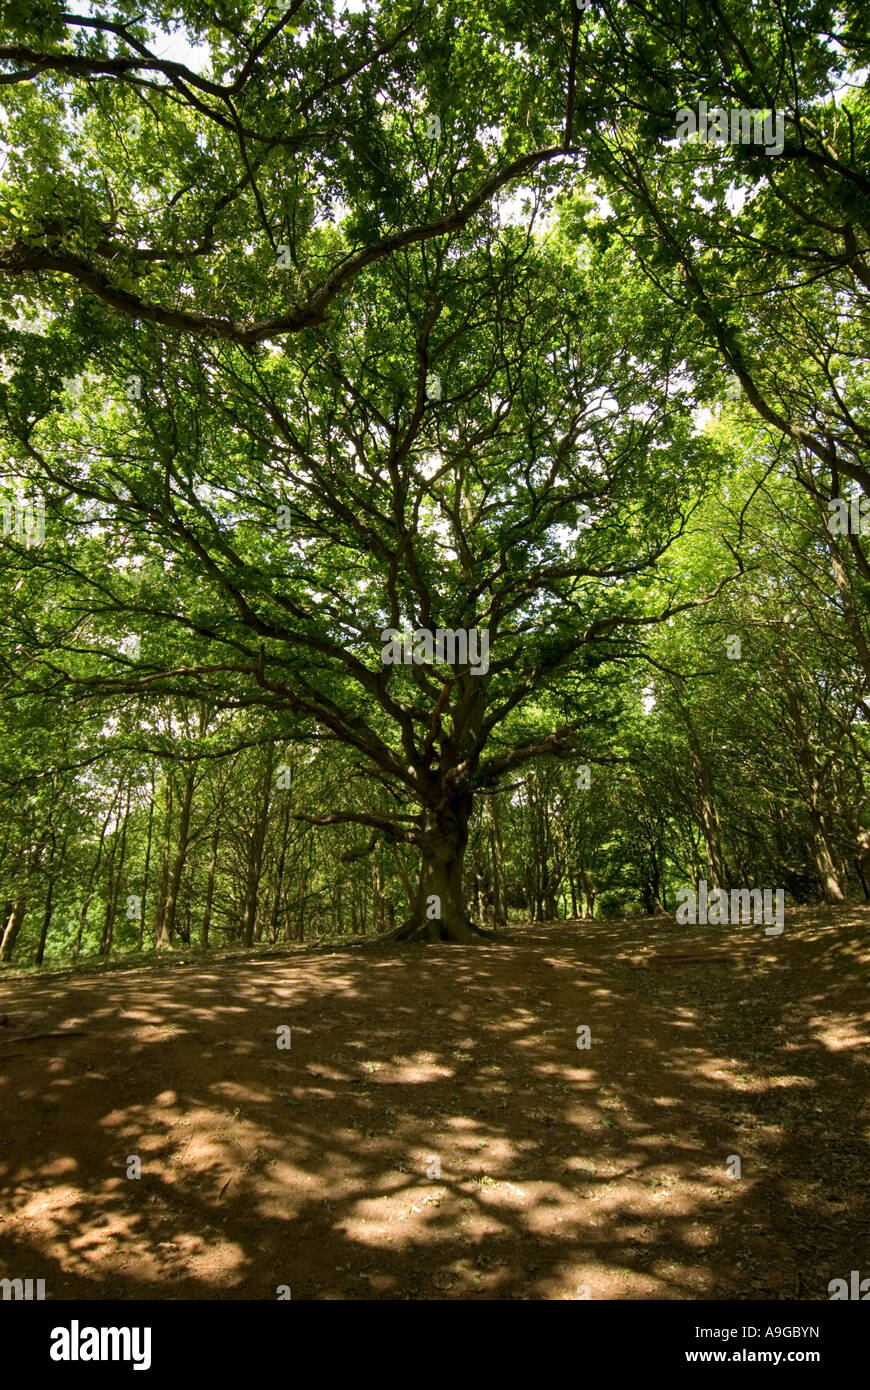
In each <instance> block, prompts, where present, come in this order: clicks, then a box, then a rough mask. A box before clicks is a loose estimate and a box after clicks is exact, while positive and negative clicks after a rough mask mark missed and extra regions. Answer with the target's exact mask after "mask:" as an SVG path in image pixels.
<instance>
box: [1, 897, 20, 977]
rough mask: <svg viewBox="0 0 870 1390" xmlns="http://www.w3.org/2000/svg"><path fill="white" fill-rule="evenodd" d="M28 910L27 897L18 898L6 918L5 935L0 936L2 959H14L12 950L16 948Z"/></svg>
mask: <svg viewBox="0 0 870 1390" xmlns="http://www.w3.org/2000/svg"><path fill="white" fill-rule="evenodd" d="M26 912H27V898H26V897H22V898H16V899H15V901H14V902H13V904H12V910H11V912H10V913H9V916H8V917H7V919H6V924H5V926H4V928H3V935H2V937H0V961H8V960H11V959H12V952H13V951H14V950H15V943H16V941H17V940H18V933H19V932H20V931H21V927H22V924H23V922H24V916H25V913H26Z"/></svg>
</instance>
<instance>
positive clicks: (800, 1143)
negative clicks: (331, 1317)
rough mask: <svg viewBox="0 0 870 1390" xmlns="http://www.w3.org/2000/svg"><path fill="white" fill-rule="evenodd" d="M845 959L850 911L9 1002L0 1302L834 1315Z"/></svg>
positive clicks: (852, 1080)
mask: <svg viewBox="0 0 870 1390" xmlns="http://www.w3.org/2000/svg"><path fill="white" fill-rule="evenodd" d="M868 959H870V910H868V909H867V908H849V909H825V910H822V911H819V910H818V909H812V910H810V909H799V910H794V911H792V912H790V913H788V914H787V916H786V925H785V931H784V933H783V935H782V936H780V937H778V938H768V937H766V936H765V935H764V932H763V930H762V929H761V928H760V927H752V926H750V927H706V928H704V927H676V926H675V924H674V922H673V919H672V918H667V919H659V920H655V921H651V922H647V921H644V922H631V923H614V924H603V923H564V922H562V923H554V924H552V925H546V926H540V925H539V926H535V927H527V928H522V929H520V928H514V929H511V930H510V931H509V932H508V933H506V934H505V936H504V937H503V939H502V940H501V941H499V942H498V943H497V944H493V945H490V944H486V945H481V946H477V947H471V948H464V947H456V946H434V947H433V946H403V947H398V948H397V947H392V948H389V949H387V948H385V947H382V946H379V947H372V946H363V947H361V948H356V949H355V948H349V949H346V950H335V951H334V952H330V951H324V950H321V951H314V952H307V951H306V952H302V951H296V952H293V953H291V952H289V951H288V953H287V954H286V955H285V956H284V957H282V958H279V959H259V960H258V959H250V958H248V959H246V960H244V961H233V962H221V963H219V964H217V963H215V964H213V963H207V964H202V963H197V964H191V963H186V964H175V963H173V964H171V965H169V964H166V965H163V964H161V965H160V966H156V967H154V968H151V969H145V970H142V969H138V970H129V971H126V970H125V971H116V972H113V973H109V974H106V975H104V976H102V977H96V978H94V977H84V976H78V977H76V976H73V975H71V974H66V975H58V974H55V975H44V976H41V977H23V976H22V977H18V978H7V979H4V980H2V981H0V1018H2V1017H3V1016H4V1015H7V1016H8V1021H7V1022H5V1023H4V1024H2V1025H0V1185H2V1196H0V1274H2V1275H3V1276H7V1277H10V1278H13V1277H21V1278H28V1277H30V1278H44V1279H45V1280H46V1296H47V1297H48V1298H76V1299H115V1298H146V1299H157V1298H160V1299H165V1298H170V1299H214V1298H221V1299H275V1298H276V1297H277V1296H278V1295H277V1292H276V1290H277V1289H278V1287H279V1286H287V1287H289V1288H290V1289H291V1290H292V1297H293V1298H294V1299H451V1300H452V1299H504V1298H508V1299H576V1298H583V1297H590V1298H593V1299H615V1298H622V1299H698V1298H713V1299H745V1298H761V1299H781V1298H795V1297H796V1298H802V1299H827V1298H828V1297H829V1294H828V1282H829V1280H831V1279H832V1278H845V1279H847V1280H848V1278H849V1272H850V1270H852V1269H858V1270H860V1271H861V1273H862V1277H863V1276H868V1275H870V1200H868V1199H870V1162H868V1156H870V1154H868V1097H870V1087H868V1080H870V1071H868V1062H870V1023H868V1020H870V994H868V988H867V973H868V972H867V965H868ZM282 1025H286V1026H289V1027H290V1029H291V1035H290V1040H291V1046H290V1047H289V1049H282V1050H279V1048H278V1046H277V1040H278V1036H279V1035H278V1029H279V1028H280V1027H281V1026H282ZM584 1025H585V1026H586V1027H588V1028H589V1029H590V1032H591V1046H590V1047H589V1048H588V1049H584V1050H580V1049H578V1047H577V1041H578V1031H577V1030H578V1028H579V1027H582V1026H584ZM40 1035H48V1036H40ZM581 1037H582V1035H581ZM134 1154H135V1155H139V1157H140V1159H141V1170H142V1175H141V1178H139V1179H135V1178H132V1177H127V1176H126V1173H127V1166H128V1156H129V1155H134ZM732 1155H736V1156H737V1157H739V1159H740V1165H741V1175H740V1177H739V1178H736V1177H732V1176H730V1174H729V1162H728V1160H729V1156H732ZM436 1160H437V1162H438V1163H439V1164H440V1177H439V1176H438V1170H437V1167H436ZM731 1167H732V1169H733V1168H734V1167H735V1165H734V1164H733V1163H732V1165H731ZM427 1174H429V1175H431V1176H428V1175H427ZM284 1296H286V1294H285V1295H284Z"/></svg>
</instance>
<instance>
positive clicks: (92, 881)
mask: <svg viewBox="0 0 870 1390" xmlns="http://www.w3.org/2000/svg"><path fill="white" fill-rule="evenodd" d="M120 801H121V792H120V789H119V790H118V805H119V806H120ZM114 813H115V799H114V797H113V798H112V804H111V806H110V807H109V814H108V815H107V816H106V819H105V820H104V821H103V828H102V830H101V831H100V842H99V844H98V845H97V853H96V857H95V859H94V862H93V864H92V865H91V874H90V878H89V880H88V888H87V892H86V894H85V900H84V902H83V903H82V910H81V914H80V916H79V928H78V932H77V933H76V939H75V945H74V946H73V951H72V958H73V961H74V962H75V961H77V960H78V958H79V952H80V951H81V949H82V940H83V938H84V933H85V926H86V924H87V920H88V910H89V908H90V905H91V899H92V898H93V896H94V889H95V887H96V882H97V874H98V873H99V869H100V864H101V862H102V858H103V845H104V844H105V841H106V831H107V829H108V827H109V821H110V820H111V819H112V816H113V815H114Z"/></svg>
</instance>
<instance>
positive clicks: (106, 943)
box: [100, 787, 130, 956]
mask: <svg viewBox="0 0 870 1390" xmlns="http://www.w3.org/2000/svg"><path fill="white" fill-rule="evenodd" d="M129 819H130V788H129V787H128V788H127V801H126V805H125V807H124V819H123V821H122V823H121V836H120V843H119V841H118V832H117V830H116V832H115V837H114V842H113V844H112V852H111V855H110V857H109V866H108V882H107V891H106V915H105V918H104V920H103V935H102V937H101V938H100V955H101V956H107V955H108V954H109V952H110V951H111V949H112V934H113V932H114V929H115V916H116V913H117V911H118V894H119V893H120V891H121V878H122V876H123V873H124V855H125V853H126V849H127V822H128V820H129ZM116 857H117V859H118V861H119V862H118V870H117V873H116V872H115V861H116Z"/></svg>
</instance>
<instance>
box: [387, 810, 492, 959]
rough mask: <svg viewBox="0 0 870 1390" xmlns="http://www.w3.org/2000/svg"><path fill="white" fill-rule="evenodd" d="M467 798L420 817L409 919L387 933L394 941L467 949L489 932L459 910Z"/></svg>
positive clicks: (462, 897) (462, 907)
mask: <svg viewBox="0 0 870 1390" xmlns="http://www.w3.org/2000/svg"><path fill="white" fill-rule="evenodd" d="M470 815H471V796H470V795H466V796H463V797H461V798H457V799H456V800H454V802H453V803H452V805H450V806H448V807H446V808H444V807H442V806H439V808H438V810H437V811H427V812H426V813H425V815H424V820H423V830H422V835H421V843H420V848H421V851H422V864H421V867H420V877H419V879H418V882H417V891H416V893H415V895H414V905H413V909H412V912H411V916H410V917H409V918H408V920H407V921H406V922H404V923H403V924H402V925H401V926H400V927H399V928H397V930H396V931H395V932H394V933H392V936H393V939H395V940H396V941H458V942H462V943H463V944H464V945H470V944H472V943H473V942H475V941H477V940H478V939H479V938H481V937H491V936H492V933H491V932H488V931H484V930H482V929H481V928H480V927H478V926H477V925H476V924H475V923H474V922H472V921H471V919H470V917H469V916H468V914H467V912H466V909H465V893H464V888H463V867H464V861H465V850H466V848H467V845H468V822H469V818H470Z"/></svg>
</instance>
